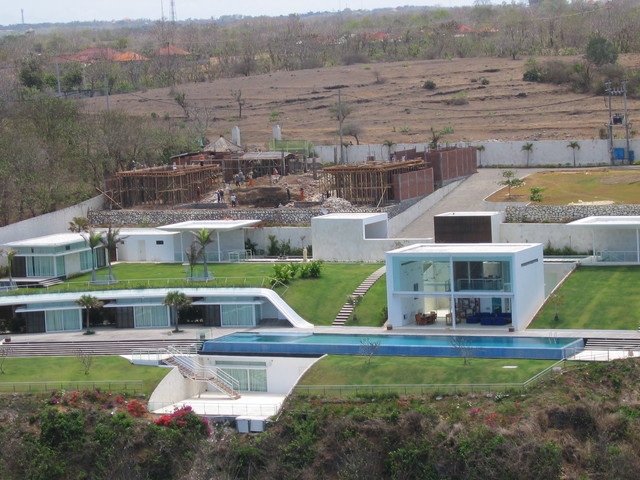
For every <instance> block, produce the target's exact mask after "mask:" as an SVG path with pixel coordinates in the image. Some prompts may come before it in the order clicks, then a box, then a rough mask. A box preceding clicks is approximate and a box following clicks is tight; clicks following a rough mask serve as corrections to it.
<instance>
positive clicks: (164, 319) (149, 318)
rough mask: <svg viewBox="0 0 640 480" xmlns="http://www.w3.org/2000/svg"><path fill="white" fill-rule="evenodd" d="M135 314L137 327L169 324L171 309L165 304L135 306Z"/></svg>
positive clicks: (165, 325) (166, 325)
mask: <svg viewBox="0 0 640 480" xmlns="http://www.w3.org/2000/svg"><path fill="white" fill-rule="evenodd" d="M133 314H134V319H135V320H134V325H135V327H136V328H146V327H168V326H169V311H168V309H167V307H165V306H164V305H158V306H155V305H145V306H140V307H133Z"/></svg>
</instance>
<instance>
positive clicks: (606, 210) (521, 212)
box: [505, 205, 640, 223]
mask: <svg viewBox="0 0 640 480" xmlns="http://www.w3.org/2000/svg"><path fill="white" fill-rule="evenodd" d="M612 215H613V216H630V215H640V205H528V206H526V207H516V206H510V207H507V208H506V210H505V216H506V220H505V221H506V222H507V223H545V222H552V223H567V222H572V221H574V220H579V219H581V218H586V217H592V216H612Z"/></svg>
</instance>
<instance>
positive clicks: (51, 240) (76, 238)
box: [5, 232, 84, 247]
mask: <svg viewBox="0 0 640 480" xmlns="http://www.w3.org/2000/svg"><path fill="white" fill-rule="evenodd" d="M81 241H84V237H83V236H82V235H80V234H79V233H71V232H69V233H54V234H51V235H45V236H43V237H34V238H27V239H26V240H16V241H15V242H9V243H5V245H6V246H8V247H59V246H62V245H71V244H72V243H76V242H81Z"/></svg>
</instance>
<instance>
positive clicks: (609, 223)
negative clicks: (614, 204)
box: [567, 215, 640, 228]
mask: <svg viewBox="0 0 640 480" xmlns="http://www.w3.org/2000/svg"><path fill="white" fill-rule="evenodd" d="M567 225H571V226H572V227H574V226H575V227H598V228H640V216H632V215H629V216H616V215H611V216H593V217H586V218H581V219H580V220H574V221H573V222H569V223H568V224H567Z"/></svg>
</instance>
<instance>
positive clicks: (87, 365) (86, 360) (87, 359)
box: [76, 349, 93, 375]
mask: <svg viewBox="0 0 640 480" xmlns="http://www.w3.org/2000/svg"><path fill="white" fill-rule="evenodd" d="M76 358H77V359H78V361H79V362H80V364H81V365H82V369H83V370H84V374H85V375H89V370H91V365H92V364H93V353H91V352H90V351H87V350H82V349H79V350H78V351H77V352H76Z"/></svg>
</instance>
